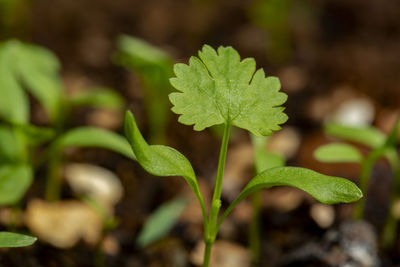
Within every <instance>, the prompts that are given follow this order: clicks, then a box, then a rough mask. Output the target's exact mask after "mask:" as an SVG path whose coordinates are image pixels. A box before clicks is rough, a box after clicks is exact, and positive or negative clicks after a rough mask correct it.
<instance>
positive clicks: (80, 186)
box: [65, 163, 123, 209]
mask: <svg viewBox="0 0 400 267" xmlns="http://www.w3.org/2000/svg"><path fill="white" fill-rule="evenodd" d="M65 177H66V179H67V181H68V183H69V185H70V186H71V188H72V190H73V191H74V192H76V193H78V194H88V195H90V196H91V197H93V198H95V199H96V201H99V202H100V203H101V204H102V205H104V206H105V207H107V208H110V209H112V208H113V207H114V205H115V204H116V203H118V201H119V200H120V199H121V198H122V194H123V188H122V185H121V182H120V180H119V178H118V177H117V176H116V175H115V174H114V173H113V172H111V171H109V170H107V169H105V168H102V167H99V166H96V165H91V164H81V163H72V164H68V165H67V166H66V167H65Z"/></svg>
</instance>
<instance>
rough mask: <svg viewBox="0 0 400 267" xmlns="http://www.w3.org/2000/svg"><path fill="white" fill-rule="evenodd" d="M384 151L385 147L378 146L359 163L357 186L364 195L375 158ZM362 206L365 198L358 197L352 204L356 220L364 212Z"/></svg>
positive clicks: (360, 217)
mask: <svg viewBox="0 0 400 267" xmlns="http://www.w3.org/2000/svg"><path fill="white" fill-rule="evenodd" d="M384 151H385V147H380V148H377V149H374V150H372V151H371V152H370V153H369V154H368V156H367V158H365V159H364V160H363V162H362V163H361V174H360V181H359V186H360V189H361V191H362V192H363V194H364V195H365V194H366V193H367V190H368V183H369V178H370V177H371V172H372V169H373V167H374V164H375V162H376V160H377V159H378V158H379V157H381V156H382V154H383V153H384ZM364 206H365V198H362V199H360V200H359V201H358V202H356V204H355V206H354V214H353V217H354V219H356V220H360V219H362V217H363V214H364Z"/></svg>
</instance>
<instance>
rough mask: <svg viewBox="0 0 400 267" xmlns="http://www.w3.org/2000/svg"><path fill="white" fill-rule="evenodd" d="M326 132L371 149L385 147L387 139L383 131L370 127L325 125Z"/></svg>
mask: <svg viewBox="0 0 400 267" xmlns="http://www.w3.org/2000/svg"><path fill="white" fill-rule="evenodd" d="M324 130H325V133H326V134H328V135H330V136H333V137H338V138H342V139H345V140H347V141H352V142H355V143H358V144H362V145H366V146H368V147H371V148H377V147H379V146H381V145H383V143H384V142H385V139H386V137H385V135H384V134H383V133H382V132H381V131H379V130H378V129H376V128H374V127H370V126H360V127H354V126H346V125H340V124H336V123H330V124H327V125H325V127H324Z"/></svg>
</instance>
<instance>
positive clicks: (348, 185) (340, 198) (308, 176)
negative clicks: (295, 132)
mask: <svg viewBox="0 0 400 267" xmlns="http://www.w3.org/2000/svg"><path fill="white" fill-rule="evenodd" d="M282 185H284V186H292V187H296V188H298V189H301V190H303V191H305V192H307V193H309V194H310V195H311V196H313V197H314V198H315V199H316V200H318V201H319V202H321V203H324V204H335V203H350V202H353V201H357V200H358V199H360V198H361V197H362V192H361V190H360V189H359V188H358V187H357V186H356V185H355V184H354V183H353V182H351V181H349V180H347V179H344V178H339V177H333V176H327V175H324V174H320V173H317V172H315V171H312V170H309V169H304V168H299V167H278V168H272V169H268V170H266V171H263V172H262V173H260V174H258V175H257V176H255V177H254V178H253V179H252V180H251V181H250V182H249V183H248V184H247V186H246V187H245V188H244V189H243V191H242V192H241V193H240V194H239V196H238V197H237V198H236V199H235V201H233V202H232V204H231V205H230V206H229V207H228V209H227V210H226V211H225V212H224V214H223V215H222V217H221V219H220V221H219V224H220V223H222V221H223V220H224V219H225V218H226V216H227V215H228V214H229V213H230V211H231V210H232V209H233V208H234V207H235V206H236V205H237V204H238V203H239V202H240V201H242V200H243V199H244V198H246V197H247V196H248V195H250V194H251V193H253V192H255V191H256V190H259V189H261V188H269V187H273V186H282Z"/></svg>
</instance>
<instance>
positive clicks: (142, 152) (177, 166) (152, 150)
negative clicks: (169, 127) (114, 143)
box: [125, 111, 206, 219]
mask: <svg viewBox="0 0 400 267" xmlns="http://www.w3.org/2000/svg"><path fill="white" fill-rule="evenodd" d="M125 135H126V138H127V140H128V142H129V143H130V144H131V146H132V150H133V152H134V153H135V155H136V159H137V161H138V162H139V164H140V165H141V166H142V167H143V168H144V169H145V170H146V171H147V172H149V173H151V174H153V175H156V176H182V177H183V178H184V179H185V180H186V182H187V183H188V184H189V186H190V188H191V189H192V190H193V192H194V194H195V195H196V197H197V198H198V199H199V202H200V205H201V208H202V211H203V217H204V218H205V219H206V211H205V207H204V201H203V197H202V195H201V192H200V189H199V185H198V183H197V179H196V175H195V173H194V171H193V168H192V165H191V164H190V162H189V160H188V159H187V158H186V157H185V156H184V155H182V154H181V153H180V152H179V151H177V150H175V149H173V148H172V147H168V146H162V145H148V144H147V142H146V141H145V140H144V138H143V136H142V134H141V133H140V131H139V128H138V127H137V125H136V121H135V118H134V116H133V114H132V113H131V112H129V111H127V112H126V115H125Z"/></svg>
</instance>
